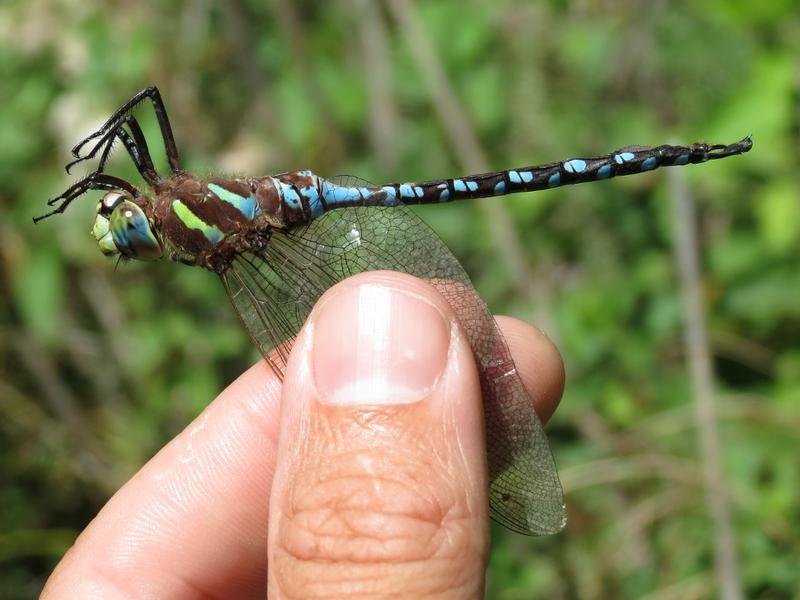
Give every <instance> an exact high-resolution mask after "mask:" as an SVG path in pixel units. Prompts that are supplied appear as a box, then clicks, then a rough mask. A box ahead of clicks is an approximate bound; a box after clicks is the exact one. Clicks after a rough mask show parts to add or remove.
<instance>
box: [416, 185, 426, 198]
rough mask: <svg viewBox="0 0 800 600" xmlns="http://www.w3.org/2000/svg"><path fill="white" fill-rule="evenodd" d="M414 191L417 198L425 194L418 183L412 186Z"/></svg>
mask: <svg viewBox="0 0 800 600" xmlns="http://www.w3.org/2000/svg"><path fill="white" fill-rule="evenodd" d="M414 193H415V194H416V195H417V198H422V196H423V195H424V194H425V192H424V191H423V189H422V188H421V187H419V186H418V185H417V186H414Z"/></svg>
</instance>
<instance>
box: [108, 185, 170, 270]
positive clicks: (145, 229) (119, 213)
mask: <svg viewBox="0 0 800 600" xmlns="http://www.w3.org/2000/svg"><path fill="white" fill-rule="evenodd" d="M101 217H102V215H98V216H97V219H95V226H96V227H97V228H98V229H100V230H101V231H102V224H98V220H99V219H100V218H101ZM109 229H110V231H111V237H112V239H113V242H114V245H115V246H116V247H117V249H118V250H119V252H120V254H122V255H123V256H125V257H128V258H137V259H140V260H155V259H157V258H161V254H162V250H161V244H160V243H159V241H158V238H157V237H156V236H155V234H154V233H153V229H152V227H151V226H150V222H149V221H148V220H147V217H146V216H145V214H144V211H143V210H142V209H141V208H139V207H138V206H136V204H134V203H133V202H131V201H130V200H122V201H121V202H119V203H117V205H116V206H115V207H114V210H113V211H112V212H111V218H110V219H109ZM103 240H105V236H104V237H103V238H100V239H98V243H99V244H100V249H101V250H103V244H104V242H103Z"/></svg>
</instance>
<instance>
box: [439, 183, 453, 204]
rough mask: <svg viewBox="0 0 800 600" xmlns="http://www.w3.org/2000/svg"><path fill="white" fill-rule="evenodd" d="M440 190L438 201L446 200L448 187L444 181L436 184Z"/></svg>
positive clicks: (448, 195)
mask: <svg viewBox="0 0 800 600" xmlns="http://www.w3.org/2000/svg"><path fill="white" fill-rule="evenodd" d="M436 187H437V188H438V189H440V190H441V191H440V192H439V202H447V201H448V200H449V199H450V188H448V187H447V184H446V183H440V184H439V185H437V186H436Z"/></svg>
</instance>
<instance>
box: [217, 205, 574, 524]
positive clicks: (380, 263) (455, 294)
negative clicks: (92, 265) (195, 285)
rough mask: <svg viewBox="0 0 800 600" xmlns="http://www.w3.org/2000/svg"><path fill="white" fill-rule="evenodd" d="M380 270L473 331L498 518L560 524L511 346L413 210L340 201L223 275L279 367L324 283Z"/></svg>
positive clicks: (555, 490)
mask: <svg viewBox="0 0 800 600" xmlns="http://www.w3.org/2000/svg"><path fill="white" fill-rule="evenodd" d="M382 269H387V270H394V271H403V272H405V273H409V274H411V275H414V276H416V277H419V278H421V279H425V280H427V281H429V282H430V283H431V284H432V285H433V286H434V287H435V288H436V289H437V290H438V291H439V292H440V293H441V294H442V296H444V298H445V299H446V300H447V301H448V302H449V303H450V305H451V306H452V307H453V308H454V310H455V313H456V314H457V315H458V319H459V323H460V325H461V327H462V329H463V330H464V331H465V333H466V334H467V337H468V339H469V342H470V345H471V347H472V350H473V352H474V354H475V359H476V362H477V365H478V369H479V373H480V379H481V392H482V395H483V401H484V412H485V419H486V433H487V436H486V437H487V451H488V456H489V479H490V483H489V499H490V511H491V515H492V517H493V518H494V519H495V520H497V521H499V522H500V523H502V524H503V525H505V526H506V527H508V528H509V529H512V530H514V531H517V532H520V533H524V534H529V535H530V534H547V533H554V532H556V531H559V530H561V529H562V528H563V526H564V524H565V509H564V501H563V495H562V491H561V484H560V482H559V480H558V475H557V472H556V467H555V463H554V461H553V457H552V454H551V452H550V447H549V445H548V442H547V438H546V437H545V434H544V430H543V428H542V425H541V423H540V421H539V419H538V417H537V416H536V413H535V411H534V409H533V400H532V399H531V398H530V396H529V395H528V393H527V391H526V390H525V388H524V386H523V384H522V380H521V379H520V377H519V374H518V373H517V370H516V367H515V366H514V361H513V360H512V358H511V353H510V351H509V349H508V346H507V345H506V342H505V340H504V339H503V336H502V334H501V333H500V331H499V330H498V329H497V326H496V325H495V321H494V319H493V318H492V316H491V314H490V313H489V310H488V308H487V307H486V304H484V302H483V300H481V298H480V297H479V296H478V294H477V292H476V291H475V289H474V288H473V287H472V284H471V282H470V280H469V278H468V277H467V274H466V273H465V272H464V270H463V269H462V267H461V265H460V264H459V263H458V260H456V258H455V257H454V256H453V255H452V253H451V252H450V250H449V249H448V248H447V246H445V245H444V243H443V242H442V241H441V240H440V239H439V237H438V236H437V235H436V234H435V233H434V232H433V231H432V230H431V229H430V228H429V227H428V226H427V225H426V224H425V223H423V222H422V221H421V220H420V219H419V218H418V217H417V216H416V215H415V214H414V213H413V212H411V211H410V210H409V209H407V208H405V207H352V208H342V209H336V210H332V211H330V212H328V213H326V214H324V215H323V216H321V217H320V218H318V219H316V220H314V221H311V222H310V223H309V224H307V225H304V226H302V227H298V228H295V229H291V230H289V231H287V232H279V231H276V232H274V233H273V235H272V239H271V240H270V244H269V247H268V248H267V250H265V251H264V252H263V253H261V254H260V255H258V256H256V255H249V256H248V255H245V256H242V257H239V258H237V260H236V261H234V264H233V266H232V267H231V269H230V270H229V272H228V273H226V274H225V275H224V276H223V279H224V281H225V284H226V287H227V289H228V293H229V295H230V297H231V300H232V302H233V304H234V306H235V307H236V309H237V311H238V312H239V316H240V317H241V319H242V321H243V322H244V324H245V327H247V329H248V331H249V332H250V335H251V337H252V338H253V340H254V341H255V342H256V344H257V345H258V347H259V349H260V350H261V352H262V353H263V354H264V356H266V357H268V360H270V361H271V363H272V364H273V368H274V369H276V372H278V373H279V374H282V373H283V369H284V368H285V364H286V358H287V357H288V352H289V349H290V347H291V343H292V341H293V339H294V335H295V334H296V332H297V331H298V330H299V328H300V327H301V326H302V324H303V322H304V321H305V319H306V317H307V316H308V314H309V313H310V312H311V309H312V308H313V306H314V303H315V302H316V301H317V299H318V298H319V297H320V296H321V295H322V294H323V293H324V291H325V290H326V289H328V288H329V287H331V286H332V285H334V284H335V283H337V282H338V281H341V280H343V279H345V278H347V277H349V276H350V275H354V274H356V273H361V272H364V271H375V270H382Z"/></svg>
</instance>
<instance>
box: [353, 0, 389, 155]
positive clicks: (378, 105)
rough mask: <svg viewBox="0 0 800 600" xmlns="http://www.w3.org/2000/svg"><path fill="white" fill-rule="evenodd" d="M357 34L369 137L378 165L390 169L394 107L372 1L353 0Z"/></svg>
mask: <svg viewBox="0 0 800 600" xmlns="http://www.w3.org/2000/svg"><path fill="white" fill-rule="evenodd" d="M355 8H356V11H357V13H358V14H360V15H361V18H360V19H358V31H359V34H360V36H361V48H362V57H363V60H364V72H365V74H366V76H367V83H366V87H367V93H368V94H369V136H370V142H371V144H372V150H373V152H375V154H376V155H377V156H378V160H379V162H380V164H381V166H382V167H383V168H384V169H386V170H387V171H391V170H393V169H394V167H395V166H396V165H397V144H396V143H395V140H396V139H397V138H396V136H397V107H396V106H395V102H394V95H393V90H392V61H391V59H390V52H389V44H388V42H387V40H388V39H389V33H388V31H387V29H386V24H385V23H384V21H383V18H382V16H381V13H380V10H379V9H378V5H377V4H376V3H375V2H374V0H355Z"/></svg>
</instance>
